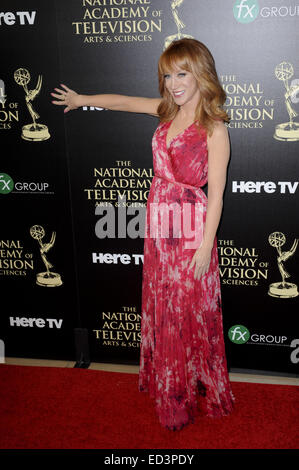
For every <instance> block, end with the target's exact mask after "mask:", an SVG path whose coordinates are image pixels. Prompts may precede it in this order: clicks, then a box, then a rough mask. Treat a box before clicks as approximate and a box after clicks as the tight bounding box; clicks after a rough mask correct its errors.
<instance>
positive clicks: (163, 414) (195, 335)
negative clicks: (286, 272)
mask: <svg viewBox="0 0 299 470" xmlns="http://www.w3.org/2000/svg"><path fill="white" fill-rule="evenodd" d="M170 124H171V122H166V123H161V124H160V125H159V126H158V128H157V130H156V132H155V134H154V137H153V142H152V146H153V158H154V174H155V176H154V178H153V182H152V185H151V189H150V193H149V197H148V201H147V214H146V228H145V239H144V266H143V283H142V327H141V334H142V341H141V351H140V373H139V389H140V391H145V392H148V393H149V394H150V395H151V396H152V397H153V398H154V400H155V406H156V411H157V414H158V417H159V420H160V423H161V424H162V425H163V426H165V427H167V428H169V429H173V430H175V429H180V428H182V427H183V426H184V425H186V424H188V423H189V422H193V421H194V418H195V416H196V415H197V414H198V413H199V412H200V411H201V412H202V413H204V414H205V415H208V416H210V417H221V416H225V415H227V414H229V413H230V412H231V411H232V407H233V401H234V397H233V395H232V392H231V388H230V384H229V379H228V372H227V364H226V357H225V348H224V340H223V326H222V310H221V292H220V279H219V269H218V254H217V242H216V239H215V242H214V246H213V250H212V257H211V262H210V266H209V271H208V272H207V274H205V275H204V276H203V277H202V278H201V279H199V280H194V267H193V268H192V269H189V265H190V263H191V260H192V257H193V254H194V252H195V250H196V248H197V247H198V246H200V243H201V240H202V236H203V229H204V223H205V217H206V207H207V198H206V195H205V193H204V192H203V190H202V189H201V187H202V186H204V185H205V184H206V183H207V175H208V151H207V135H206V132H205V130H204V129H201V130H198V127H197V125H196V123H193V124H192V125H191V126H189V127H188V128H187V129H185V130H184V131H183V132H181V133H180V134H178V135H177V136H176V137H175V138H174V139H173V140H172V141H171V143H170V145H169V148H167V143H166V136H167V131H168V129H169V127H170ZM155 207H158V208H159V210H158V213H157V211H155V210H152V209H153V208H155ZM169 207H174V208H175V210H174V211H173V212H175V211H176V216H177V217H178V220H179V221H180V220H181V221H182V217H183V216H184V214H185V213H184V212H183V211H181V212H180V211H178V209H180V208H182V207H188V210H189V214H191V226H192V227H191V228H192V229H193V232H190V230H191V229H189V231H188V233H187V235H186V233H185V231H184V230H182V224H181V226H180V225H179V224H176V223H175V218H174V217H173V212H172V211H167V210H166V209H167V208H169ZM165 208H166V209H165ZM195 208H197V209H198V210H195ZM159 216H160V218H159ZM189 218H190V217H189ZM166 219H167V220H166ZM163 224H164V227H166V229H168V231H167V233H166V232H165V230H164V232H165V233H166V235H167V236H165V233H164V232H163V230H161V231H160V232H157V229H161V227H162V226H163ZM162 228H163V227H162ZM159 233H160V236H159ZM161 234H162V235H161ZM192 234H193V241H194V240H196V244H195V245H194V243H193V245H192V244H191V247H190V244H189V245H188V242H190V240H191V241H192V236H191V237H190V235H192ZM163 235H164V236H163Z"/></svg>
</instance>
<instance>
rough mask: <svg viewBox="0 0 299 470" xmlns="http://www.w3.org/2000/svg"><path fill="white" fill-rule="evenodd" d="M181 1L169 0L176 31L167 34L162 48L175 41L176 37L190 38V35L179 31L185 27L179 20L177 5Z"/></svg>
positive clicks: (182, 0)
mask: <svg viewBox="0 0 299 470" xmlns="http://www.w3.org/2000/svg"><path fill="white" fill-rule="evenodd" d="M183 2H184V0H171V9H172V16H173V20H174V22H175V24H176V27H177V30H178V32H177V34H172V35H171V36H168V37H167V38H166V39H165V42H164V49H166V48H167V47H168V46H169V44H170V43H171V42H172V41H176V40H178V39H183V38H192V36H189V35H187V34H182V33H181V29H183V28H185V26H186V25H185V24H184V23H183V22H182V21H181V20H180V18H179V14H178V11H177V7H179V6H181V4H182V3H183Z"/></svg>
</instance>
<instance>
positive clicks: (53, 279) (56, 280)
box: [30, 225, 63, 287]
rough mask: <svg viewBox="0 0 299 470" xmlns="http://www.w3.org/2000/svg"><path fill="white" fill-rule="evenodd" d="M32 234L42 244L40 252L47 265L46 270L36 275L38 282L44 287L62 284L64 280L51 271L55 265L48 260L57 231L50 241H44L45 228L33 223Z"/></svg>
mask: <svg viewBox="0 0 299 470" xmlns="http://www.w3.org/2000/svg"><path fill="white" fill-rule="evenodd" d="M30 235H31V236H32V238H34V240H37V241H38V243H39V245H40V254H41V257H42V260H43V262H44V264H45V266H46V270H47V271H46V272H43V273H38V274H37V275H36V284H37V285H39V286H42V287H57V286H61V285H62V284H63V283H62V280H61V277H60V274H57V273H53V272H52V271H50V268H53V265H52V264H51V263H50V262H49V261H48V260H47V257H46V254H45V253H48V251H49V250H50V249H51V248H52V247H53V245H54V243H55V239H56V233H55V232H53V233H52V237H51V240H50V242H49V243H42V239H43V238H44V236H45V230H44V228H43V227H41V226H40V225H33V227H31V228H30Z"/></svg>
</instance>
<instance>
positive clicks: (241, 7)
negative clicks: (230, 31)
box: [234, 0, 260, 23]
mask: <svg viewBox="0 0 299 470" xmlns="http://www.w3.org/2000/svg"><path fill="white" fill-rule="evenodd" d="M259 11H260V8H259V4H258V0H237V1H236V2H235V4H234V16H235V18H236V20H237V21H239V23H251V21H254V20H255V19H256V17H257V15H258V14H259Z"/></svg>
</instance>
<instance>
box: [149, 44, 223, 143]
mask: <svg viewBox="0 0 299 470" xmlns="http://www.w3.org/2000/svg"><path fill="white" fill-rule="evenodd" d="M176 67H179V68H180V69H183V70H186V71H187V72H191V73H192V74H193V76H194V77H195V79H196V81H197V83H198V88H199V91H200V100H199V102H198V105H197V107H196V111H195V120H196V121H198V123H199V126H202V127H204V128H205V129H206V131H207V132H208V134H212V132H213V128H214V124H215V121H217V120H218V121H219V120H222V121H225V122H229V117H228V115H227V113H226V111H225V110H224V109H223V104H224V103H225V100H226V93H225V91H224V90H223V88H222V86H221V84H220V82H219V79H218V76H217V72H216V68H215V61H214V58H213V56H212V54H211V53H210V51H209V49H208V48H207V47H206V46H205V45H204V44H203V43H201V42H199V41H197V40H196V39H189V38H184V39H180V40H178V41H174V42H172V43H171V44H170V45H169V46H168V47H167V49H165V51H164V52H163V53H162V55H161V57H160V59H159V63H158V78H159V90H160V95H161V97H162V101H161V103H160V105H159V107H158V115H159V117H160V120H161V121H162V122H164V121H170V120H171V119H173V118H174V117H175V115H176V113H177V112H178V110H179V106H178V105H177V104H175V102H174V100H173V98H172V96H171V94H170V93H169V92H168V90H167V88H166V86H165V82H164V74H165V73H169V72H170V71H173V70H174V69H175V68H176Z"/></svg>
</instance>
